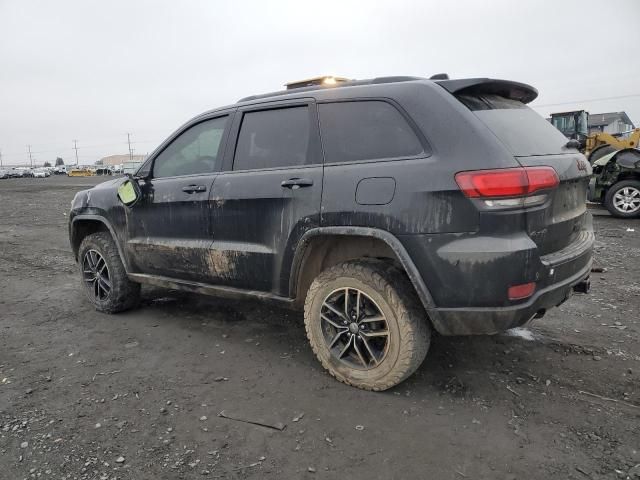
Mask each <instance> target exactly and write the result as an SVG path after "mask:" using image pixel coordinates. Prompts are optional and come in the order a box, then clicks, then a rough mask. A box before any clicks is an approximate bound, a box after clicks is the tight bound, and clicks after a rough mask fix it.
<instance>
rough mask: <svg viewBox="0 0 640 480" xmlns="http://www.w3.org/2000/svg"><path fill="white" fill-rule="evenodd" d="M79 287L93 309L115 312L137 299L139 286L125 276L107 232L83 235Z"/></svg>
mask: <svg viewBox="0 0 640 480" xmlns="http://www.w3.org/2000/svg"><path fill="white" fill-rule="evenodd" d="M78 263H79V265H80V278H81V279H82V287H83V289H84V291H85V293H86V295H87V298H88V299H89V301H90V302H91V303H92V304H93V306H94V307H95V309H96V310H98V311H100V312H104V313H118V312H123V311H125V310H128V309H130V308H132V307H134V306H136V305H137V304H138V301H139V300H140V284H138V283H135V282H132V281H130V280H129V278H128V277H127V272H126V271H125V269H124V265H123V264H122V260H121V259H120V254H119V253H118V248H117V246H116V244H115V242H114V240H113V238H112V237H111V235H110V234H109V233H107V232H98V233H92V234H91V235H87V236H86V237H85V238H84V239H83V240H82V243H80V248H79V249H78Z"/></svg>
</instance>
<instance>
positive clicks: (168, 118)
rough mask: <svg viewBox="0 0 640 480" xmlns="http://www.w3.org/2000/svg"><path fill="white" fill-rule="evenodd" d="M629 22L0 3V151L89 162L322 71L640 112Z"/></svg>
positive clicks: (618, 11) (631, 17)
mask: <svg viewBox="0 0 640 480" xmlns="http://www.w3.org/2000/svg"><path fill="white" fill-rule="evenodd" d="M639 22H640V1H638V0H619V1H615V0H613V1H608V2H602V1H586V0H575V1H559V0H551V1H546V2H545V1H542V0H539V1H522V0H520V1H515V0H512V1H506V0H505V1H498V0H490V1H462V0H457V1H451V2H445V1H440V0H438V1H424V0H423V1H401V0H392V1H373V0H367V1H361V2H360V1H348V0H339V1H334V0H322V1H319V2H306V1H291V2H284V1H241V0H236V1H228V2H227V1H221V0H219V1H213V0H210V1H190V0H186V1H180V2H178V1H175V0H174V1H159V0H148V1H137V0H109V1H104V0H101V1H92V0H77V1H71V0H56V1H47V0H43V1H32V0H0V150H1V151H2V159H3V161H4V163H5V165H6V164H17V163H25V162H28V155H27V153H26V152H27V145H31V146H32V150H33V151H34V152H35V153H34V155H33V156H34V159H35V160H36V161H37V162H38V163H42V162H44V161H46V160H49V161H52V160H54V159H55V158H56V156H61V157H63V158H64V159H65V161H66V163H73V162H74V161H75V159H74V153H73V149H72V147H73V143H72V140H73V139H77V140H78V148H79V150H78V151H79V157H80V163H81V164H82V163H84V164H90V163H93V162H95V161H96V160H97V159H99V158H100V157H102V156H105V155H110V154H117V153H126V152H127V144H126V140H127V137H126V133H127V132H130V133H131V139H132V141H133V142H134V145H133V147H134V149H135V153H147V152H151V151H152V150H153V149H154V148H155V147H156V146H157V145H158V143H159V142H161V141H162V140H163V139H164V137H166V136H167V135H168V134H169V133H171V132H172V131H173V130H174V129H175V128H176V127H178V126H179V125H180V124H182V123H183V122H184V121H186V120H188V119H189V118H190V117H192V116H194V115H196V114H198V113H201V112H203V111H205V110H209V109H211V108H214V107H218V106H222V105H225V104H229V103H234V102H235V101H237V100H238V99H239V98H241V97H243V96H246V95H251V94H256V93H261V92H268V91H273V90H279V89H280V88H281V87H282V85H283V84H284V83H285V82H288V81H291V80H296V79H303V78H307V77H311V76H317V75H321V74H336V75H342V76H347V77H351V78H371V77H376V76H384V75H416V76H430V75H432V74H434V73H438V72H447V73H449V75H450V76H451V77H455V78H461V77H484V76H487V77H494V78H505V79H511V80H518V81H521V82H525V83H530V84H532V85H533V86H535V87H536V88H537V89H538V90H539V91H540V97H539V98H538V100H536V101H535V102H534V103H533V106H536V108H537V110H538V111H539V112H540V113H541V114H543V115H547V114H548V113H549V112H552V111H566V110H573V109H586V110H588V111H589V112H591V113H599V112H608V111H621V110H626V111H627V113H628V114H629V115H630V117H631V119H632V120H633V121H634V122H635V123H636V125H640V48H639V47H640V28H639ZM622 96H626V98H618V99H610V100H594V99H602V98H607V97H622ZM576 100H577V101H578V102H575V103H570V102H573V101H576ZM549 104H561V105H552V106H546V105H549ZM537 105H540V107H537Z"/></svg>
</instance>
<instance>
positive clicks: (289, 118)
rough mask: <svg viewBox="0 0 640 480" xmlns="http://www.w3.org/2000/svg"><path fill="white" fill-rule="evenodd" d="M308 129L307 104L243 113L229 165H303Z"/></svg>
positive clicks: (245, 166) (238, 166)
mask: <svg viewBox="0 0 640 480" xmlns="http://www.w3.org/2000/svg"><path fill="white" fill-rule="evenodd" d="M309 132H310V121H309V108H308V107H307V106H304V107H291V108H279V109H275V110H261V111H257V112H248V113H245V114H244V117H243V119H242V126H241V127H240V133H239V135H238V143H237V146H236V154H235V157H234V160H233V169H234V170H249V169H256V168H274V167H288V166H294V165H304V164H305V163H307V157H308V150H309Z"/></svg>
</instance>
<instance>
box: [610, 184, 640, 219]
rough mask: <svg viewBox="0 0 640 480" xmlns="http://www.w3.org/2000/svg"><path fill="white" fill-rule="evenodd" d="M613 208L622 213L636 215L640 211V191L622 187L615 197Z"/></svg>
mask: <svg viewBox="0 0 640 480" xmlns="http://www.w3.org/2000/svg"><path fill="white" fill-rule="evenodd" d="M613 206H614V207H615V209H616V210H618V211H619V212H621V213H635V212H637V211H638V210H640V190H638V189H637V188H635V187H622V188H621V189H620V190H618V191H617V192H616V193H615V194H614V196H613Z"/></svg>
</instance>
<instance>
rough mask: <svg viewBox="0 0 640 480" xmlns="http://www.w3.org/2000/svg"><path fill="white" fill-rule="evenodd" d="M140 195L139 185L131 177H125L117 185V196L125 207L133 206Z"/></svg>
mask: <svg viewBox="0 0 640 480" xmlns="http://www.w3.org/2000/svg"><path fill="white" fill-rule="evenodd" d="M141 197H142V191H141V190H140V185H138V182H137V181H136V180H135V179H133V178H127V179H126V180H125V181H124V182H122V184H121V185H120V186H119V187H118V198H119V199H120V201H121V202H122V203H123V204H124V205H126V206H127V207H133V206H134V205H135V204H136V203H137V202H138V200H140V198H141Z"/></svg>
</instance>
